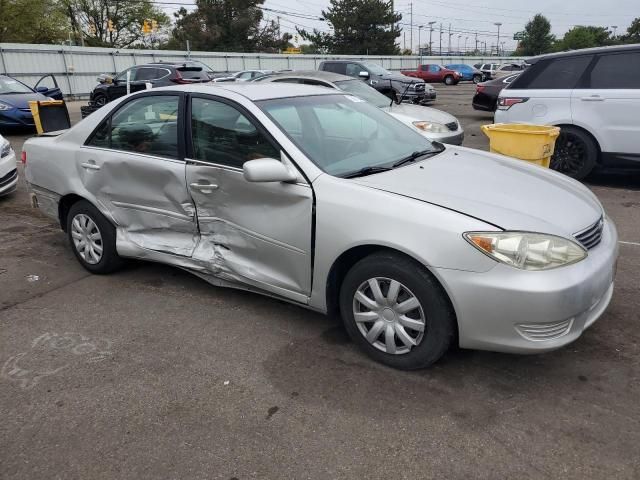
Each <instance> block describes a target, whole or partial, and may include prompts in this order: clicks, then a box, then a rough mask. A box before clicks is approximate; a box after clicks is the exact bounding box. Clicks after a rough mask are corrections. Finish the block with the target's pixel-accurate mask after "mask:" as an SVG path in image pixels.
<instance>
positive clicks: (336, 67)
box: [318, 60, 436, 103]
mask: <svg viewBox="0 0 640 480" xmlns="http://www.w3.org/2000/svg"><path fill="white" fill-rule="evenodd" d="M318 70H322V71H325V72H333V73H339V74H341V75H347V76H348V77H354V78H360V79H361V80H364V81H365V82H367V83H369V85H371V86H372V87H374V88H375V89H376V90H378V91H379V92H380V93H383V94H385V95H386V96H388V97H389V98H393V99H394V100H396V101H400V100H408V101H411V102H414V103H421V102H424V101H429V100H434V99H435V98H436V91H435V89H434V88H433V87H432V86H431V85H429V87H428V88H426V84H425V82H424V80H422V79H419V78H413V77H407V76H406V75H402V74H401V73H394V72H390V71H389V70H387V69H385V68H382V67H381V66H380V65H378V64H375V63H371V62H360V61H354V60H326V61H324V62H321V63H320V66H319V67H318Z"/></svg>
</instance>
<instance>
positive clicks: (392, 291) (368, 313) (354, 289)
mask: <svg viewBox="0 0 640 480" xmlns="http://www.w3.org/2000/svg"><path fill="white" fill-rule="evenodd" d="M340 311H341V314H342V319H343V321H344V324H345V328H346V330H347V332H348V333H349V335H350V337H351V338H352V339H353V341H354V342H355V343H356V344H358V346H359V347H360V348H362V349H363V350H364V351H365V352H366V353H367V354H368V355H369V356H371V357H372V358H373V359H375V360H377V361H379V362H381V363H384V364H386V365H389V366H391V367H394V368H399V369H403V370H411V369H416V368H423V367H426V366H428V365H431V364H432V363H433V362H435V361H437V360H438V359H439V358H440V357H441V356H442V355H443V354H444V353H445V352H446V351H447V349H448V348H449V346H450V345H451V342H452V340H453V338H454V331H455V330H454V322H455V316H454V314H453V310H452V308H451V305H450V303H449V300H448V298H447V296H446V294H445V292H444V290H443V289H442V287H441V286H440V284H439V283H438V282H437V280H436V279H435V278H434V277H433V276H432V275H431V273H430V272H429V271H428V270H426V269H425V268H424V267H422V266H421V265H418V264H417V263H415V262H414V261H412V260H411V259H409V258H406V257H404V256H401V255H397V254H393V253H377V254H373V255H370V256H368V257H366V258H364V259H362V260H361V261H359V262H358V263H356V264H355V265H354V266H353V267H352V268H351V270H349V272H348V273H347V275H346V277H345V279H344V281H343V283H342V286H341V289H340Z"/></svg>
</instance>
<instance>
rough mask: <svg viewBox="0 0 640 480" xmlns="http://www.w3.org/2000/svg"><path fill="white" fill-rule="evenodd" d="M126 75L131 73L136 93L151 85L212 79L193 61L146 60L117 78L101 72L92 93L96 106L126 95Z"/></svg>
mask: <svg viewBox="0 0 640 480" xmlns="http://www.w3.org/2000/svg"><path fill="white" fill-rule="evenodd" d="M127 75H129V92H130V93H133V92H137V91H140V90H144V89H146V88H147V86H146V84H147V83H150V84H151V86H152V87H168V86H170V85H175V84H185V83H186V84H188V83H204V82H209V81H210V79H209V75H207V72H206V71H205V70H204V69H203V67H202V66H200V65H197V64H195V63H193V62H182V63H165V62H159V63H147V64H145V65H136V66H135V67H131V68H128V69H127V70H124V71H122V72H120V73H119V74H118V75H116V76H115V77H111V76H110V75H107V74H105V75H100V77H98V82H100V84H99V85H97V86H96V87H95V88H94V89H93V91H92V92H91V97H90V100H91V102H92V103H93V105H95V106H97V107H100V106H102V105H105V104H107V103H109V102H110V101H112V100H115V99H116V98H119V97H122V96H124V95H126V94H127Z"/></svg>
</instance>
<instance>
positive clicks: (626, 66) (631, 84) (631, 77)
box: [587, 51, 640, 89]
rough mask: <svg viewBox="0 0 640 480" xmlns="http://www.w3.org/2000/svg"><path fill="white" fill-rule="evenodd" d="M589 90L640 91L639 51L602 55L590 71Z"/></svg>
mask: <svg viewBox="0 0 640 480" xmlns="http://www.w3.org/2000/svg"><path fill="white" fill-rule="evenodd" d="M587 85H589V86H590V88H604V89H607V88H609V89H611V88H620V89H631V88H632V89H640V51H638V52H629V53H617V54H611V55H603V56H601V57H600V58H598V62H597V63H596V64H595V66H594V67H593V69H592V70H591V74H590V78H589V81H588V83H587Z"/></svg>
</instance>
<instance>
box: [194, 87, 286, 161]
mask: <svg viewBox="0 0 640 480" xmlns="http://www.w3.org/2000/svg"><path fill="white" fill-rule="evenodd" d="M191 136H192V142H193V157H194V158H195V159H196V160H202V161H206V162H212V163H220V164H223V165H229V166H231V167H237V168H242V165H244V162H246V161H247V160H255V159H258V158H265V157H268V158H276V159H277V158H280V152H279V150H278V149H277V148H275V147H274V146H273V145H272V144H271V142H269V140H268V139H267V138H266V137H265V136H264V135H263V134H262V133H261V132H260V131H259V130H258V129H257V128H256V127H255V125H254V124H253V123H252V122H251V121H250V120H249V119H248V118H247V117H246V116H244V115H243V114H242V113H240V111H238V110H237V109H236V108H234V107H232V106H230V105H227V104H226V103H222V102H218V101H216V100H209V99H206V98H194V99H193V100H192V103H191Z"/></svg>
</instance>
